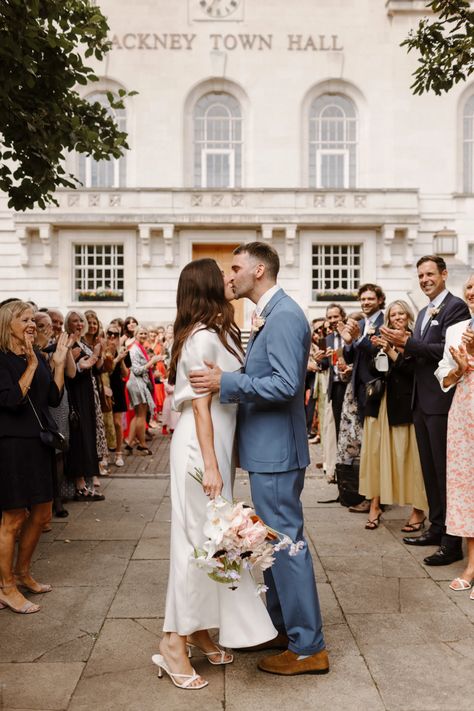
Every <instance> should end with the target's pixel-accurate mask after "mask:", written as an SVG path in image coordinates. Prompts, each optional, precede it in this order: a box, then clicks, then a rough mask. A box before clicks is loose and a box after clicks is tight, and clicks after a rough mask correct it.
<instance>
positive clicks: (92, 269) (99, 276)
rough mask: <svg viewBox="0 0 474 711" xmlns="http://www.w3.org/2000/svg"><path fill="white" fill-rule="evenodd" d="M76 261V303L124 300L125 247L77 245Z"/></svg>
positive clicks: (75, 247)
mask: <svg viewBox="0 0 474 711" xmlns="http://www.w3.org/2000/svg"><path fill="white" fill-rule="evenodd" d="M73 259H74V267H73V272H74V293H73V298H74V299H75V300H76V301H123V296H124V283H125V267H124V248H123V244H90V243H88V244H75V245H74V253H73Z"/></svg>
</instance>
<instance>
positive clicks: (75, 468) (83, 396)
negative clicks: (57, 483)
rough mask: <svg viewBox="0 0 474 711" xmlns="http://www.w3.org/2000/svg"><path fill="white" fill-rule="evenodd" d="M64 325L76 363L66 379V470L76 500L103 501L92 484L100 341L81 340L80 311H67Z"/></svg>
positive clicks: (84, 323) (83, 321)
mask: <svg viewBox="0 0 474 711" xmlns="http://www.w3.org/2000/svg"><path fill="white" fill-rule="evenodd" d="M65 326H66V332H67V333H68V334H69V335H72V336H74V344H73V346H72V351H71V352H72V355H73V358H74V361H75V364H76V375H75V377H74V378H67V379H66V384H67V388H68V395H69V403H70V444H69V451H68V452H67V456H66V471H65V474H66V476H67V477H68V478H70V479H73V480H74V482H75V494H74V500H75V501H103V500H104V498H105V497H104V496H103V495H102V494H99V493H97V491H96V490H95V487H94V484H93V481H94V477H96V476H97V475H98V473H99V457H98V453H97V442H96V431H97V420H96V409H97V406H96V402H97V400H98V393H97V391H96V389H95V388H96V386H95V380H94V377H93V375H92V368H93V367H94V366H95V365H97V363H98V362H99V358H100V351H101V345H100V343H98V344H96V346H95V347H94V349H93V350H92V351H91V349H90V348H89V347H88V346H87V345H86V344H85V343H84V342H83V341H82V336H83V335H84V333H85V332H86V331H87V321H86V319H85V317H84V316H83V315H82V314H81V313H80V312H79V311H70V312H69V313H68V314H67V315H66V320H65ZM99 407H100V405H99ZM86 480H88V481H86Z"/></svg>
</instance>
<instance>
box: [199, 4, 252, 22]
mask: <svg viewBox="0 0 474 711" xmlns="http://www.w3.org/2000/svg"><path fill="white" fill-rule="evenodd" d="M241 4H242V0H199V5H200V7H201V10H202V11H203V12H204V13H205V14H206V15H207V17H209V18H211V19H214V20H219V19H221V18H223V19H224V18H227V17H229V15H232V14H233V13H234V12H235V11H236V10H238V9H239V7H240V5H241Z"/></svg>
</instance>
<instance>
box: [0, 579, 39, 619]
mask: <svg viewBox="0 0 474 711" xmlns="http://www.w3.org/2000/svg"><path fill="white" fill-rule="evenodd" d="M15 587H16V586H15V585H5V586H4V587H0V590H8V589H9V588H10V589H13V588H15ZM5 607H8V608H10V610H12V612H16V613H18V614H19V615H32V614H33V613H34V612H39V611H40V609H41V608H40V606H39V605H35V604H34V602H30V601H29V600H27V601H26V602H25V603H23V605H22V606H21V607H15V606H14V605H12V604H11V602H9V601H8V600H6V599H5V598H4V597H2V596H1V595H0V610H3V608H5Z"/></svg>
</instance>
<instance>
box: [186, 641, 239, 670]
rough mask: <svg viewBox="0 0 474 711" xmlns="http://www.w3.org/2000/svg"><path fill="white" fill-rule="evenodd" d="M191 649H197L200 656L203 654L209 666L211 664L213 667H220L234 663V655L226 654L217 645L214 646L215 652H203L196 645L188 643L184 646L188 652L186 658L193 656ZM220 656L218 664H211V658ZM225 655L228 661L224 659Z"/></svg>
mask: <svg viewBox="0 0 474 711" xmlns="http://www.w3.org/2000/svg"><path fill="white" fill-rule="evenodd" d="M193 648H196V649H199V651H200V652H202V654H204V656H205V657H207V661H208V662H209V664H212V665H213V666H214V667H218V666H221V665H222V664H232V662H233V661H234V655H233V654H230V652H227V651H226V650H225V649H222V647H219V645H217V644H216V648H217V649H216V651H215V652H205V651H204V650H203V649H201V647H198V646H197V644H190V643H189V642H188V643H187V644H186V649H187V650H188V657H189V658H190V659H191V657H192V656H193ZM218 654H220V660H219V661H218V662H213V661H212V659H211V657H215V656H216V655H218ZM226 654H228V655H229V656H230V659H226V658H225V657H226Z"/></svg>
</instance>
